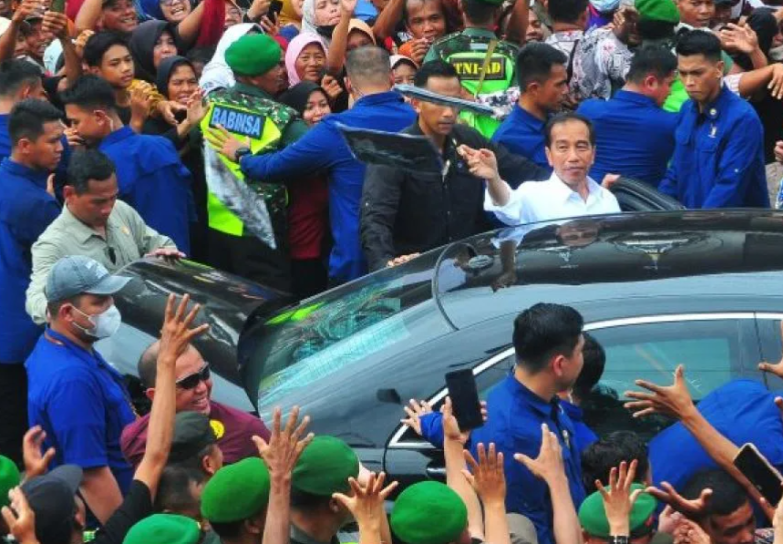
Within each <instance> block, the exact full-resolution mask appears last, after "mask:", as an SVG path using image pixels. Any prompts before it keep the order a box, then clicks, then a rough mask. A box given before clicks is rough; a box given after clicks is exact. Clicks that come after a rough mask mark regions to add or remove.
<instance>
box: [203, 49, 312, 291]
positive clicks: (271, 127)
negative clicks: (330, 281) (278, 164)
mask: <svg viewBox="0 0 783 544" xmlns="http://www.w3.org/2000/svg"><path fill="white" fill-rule="evenodd" d="M281 55H282V51H281V49H280V45H278V43H277V42H276V41H275V40H274V39H272V38H271V37H269V36H267V35H264V34H252V35H245V36H242V37H241V38H240V39H239V40H237V41H236V42H234V43H233V44H232V45H231V46H230V47H229V48H228V49H227V50H226V56H225V58H226V63H227V64H228V66H229V67H230V68H231V70H232V71H233V72H234V77H235V79H236V84H235V85H234V86H233V87H231V88H229V89H221V90H217V91H214V92H212V93H210V94H209V101H210V105H209V111H208V112H207V115H206V116H205V117H204V120H203V121H202V122H201V129H202V131H203V133H204V135H205V137H206V139H207V140H211V139H214V137H213V136H212V135H211V133H212V132H213V131H222V132H224V133H228V134H231V135H233V136H235V137H236V138H238V139H239V140H240V141H242V142H245V144H246V145H245V146H243V147H240V148H239V149H237V150H236V157H235V159H236V160H237V162H232V161H230V160H228V159H227V158H226V157H223V156H222V155H218V153H217V152H216V151H215V150H214V149H212V148H211V147H210V146H205V149H204V160H205V169H206V177H207V185H208V187H209V192H208V196H207V211H208V216H209V234H210V243H209V245H210V247H211V248H213V250H214V251H210V263H211V264H212V265H214V266H216V267H218V268H220V269H223V270H226V271H229V272H233V273H235V274H238V275H240V276H244V277H247V278H250V279H252V280H255V281H257V282H259V283H262V284H264V285H267V286H269V287H274V288H277V289H281V290H284V291H287V290H289V287H290V284H289V282H290V272H289V263H288V257H287V251H286V247H287V236H286V232H285V229H286V218H287V214H286V204H287V194H286V189H285V187H284V186H283V185H281V184H276V185H273V184H268V183H263V180H248V181H251V182H252V183H251V184H250V187H251V188H252V191H247V185H245V181H246V180H245V177H244V174H242V172H241V170H240V169H239V166H238V164H237V163H238V160H239V158H241V157H242V156H243V155H247V154H250V153H257V152H258V151H260V150H261V149H263V150H264V151H265V152H268V151H270V150H279V149H282V148H283V147H285V146H287V145H288V144H291V143H293V142H295V141H296V140H298V139H299V138H300V137H301V136H302V135H303V134H304V133H305V132H306V131H307V127H306V125H305V124H304V122H303V121H302V120H300V119H298V118H297V114H296V112H295V111H294V110H293V109H291V108H289V107H287V106H284V105H283V104H280V103H278V102H275V101H274V98H273V96H274V94H276V93H277V92H278V90H279V88H280V86H281V83H282V81H283V68H282V67H281V66H280V59H281ZM259 236H261V237H262V239H259Z"/></svg>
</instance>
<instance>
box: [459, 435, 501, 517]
mask: <svg viewBox="0 0 783 544" xmlns="http://www.w3.org/2000/svg"><path fill="white" fill-rule="evenodd" d="M476 453H477V454H478V462H476V460H475V459H474V458H473V456H472V455H471V454H470V452H469V451H468V450H465V451H464V454H465V462H467V464H468V467H469V468H470V470H469V471H468V470H463V471H462V473H463V474H464V475H465V478H467V480H468V482H470V485H472V486H473V489H475V490H476V494H477V495H478V496H479V499H481V502H482V503H484V504H485V505H488V504H504V503H505V501H506V475H505V473H504V472H503V452H497V451H496V450H495V444H494V443H492V442H490V444H489V450H488V451H487V450H485V449H484V444H479V445H478V446H477V447H476Z"/></svg>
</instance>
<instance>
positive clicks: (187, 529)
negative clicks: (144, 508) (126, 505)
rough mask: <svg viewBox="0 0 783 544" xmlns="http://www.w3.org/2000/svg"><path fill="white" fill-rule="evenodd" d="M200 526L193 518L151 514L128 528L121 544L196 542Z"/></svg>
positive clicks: (189, 543) (193, 543)
mask: <svg viewBox="0 0 783 544" xmlns="http://www.w3.org/2000/svg"><path fill="white" fill-rule="evenodd" d="M200 538H201V527H199V524H198V522H197V521H196V520H195V519H193V518H188V517H185V516H179V515H176V514H153V515H151V516H149V517H146V518H144V519H143V520H141V521H140V522H138V523H137V524H136V525H134V526H133V527H131V528H130V531H128V534H127V535H125V540H123V541H122V544H197V543H198V541H199V539H200Z"/></svg>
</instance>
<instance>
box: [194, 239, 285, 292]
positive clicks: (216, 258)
mask: <svg viewBox="0 0 783 544" xmlns="http://www.w3.org/2000/svg"><path fill="white" fill-rule="evenodd" d="M208 244H209V264H211V265H212V266H214V267H215V268H219V269H220V270H224V271H226V272H230V273H231V274H236V275H237V276H242V277H243V278H246V279H249V280H251V281H254V282H256V283H260V284H261V285H264V286H266V287H271V288H273V289H277V290H279V291H284V292H286V293H290V292H291V262H290V260H289V257H288V252H287V248H286V247H285V246H283V247H281V246H280V245H278V249H272V248H271V247H269V246H268V245H266V244H265V243H263V242H262V241H261V240H259V239H258V238H256V237H255V236H231V235H230V234H224V233H222V232H219V231H216V230H214V229H209V242H208Z"/></svg>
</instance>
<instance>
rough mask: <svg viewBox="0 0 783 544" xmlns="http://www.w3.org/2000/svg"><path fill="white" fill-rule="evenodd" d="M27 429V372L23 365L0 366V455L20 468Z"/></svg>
mask: <svg viewBox="0 0 783 544" xmlns="http://www.w3.org/2000/svg"><path fill="white" fill-rule="evenodd" d="M27 427H28V421H27V370H26V369H25V367H24V365H23V364H21V363H19V364H0V454H2V455H5V456H6V457H9V458H10V459H12V460H13V461H14V462H16V464H17V465H19V466H20V467H21V466H22V438H23V437H24V433H26V432H27Z"/></svg>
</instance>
